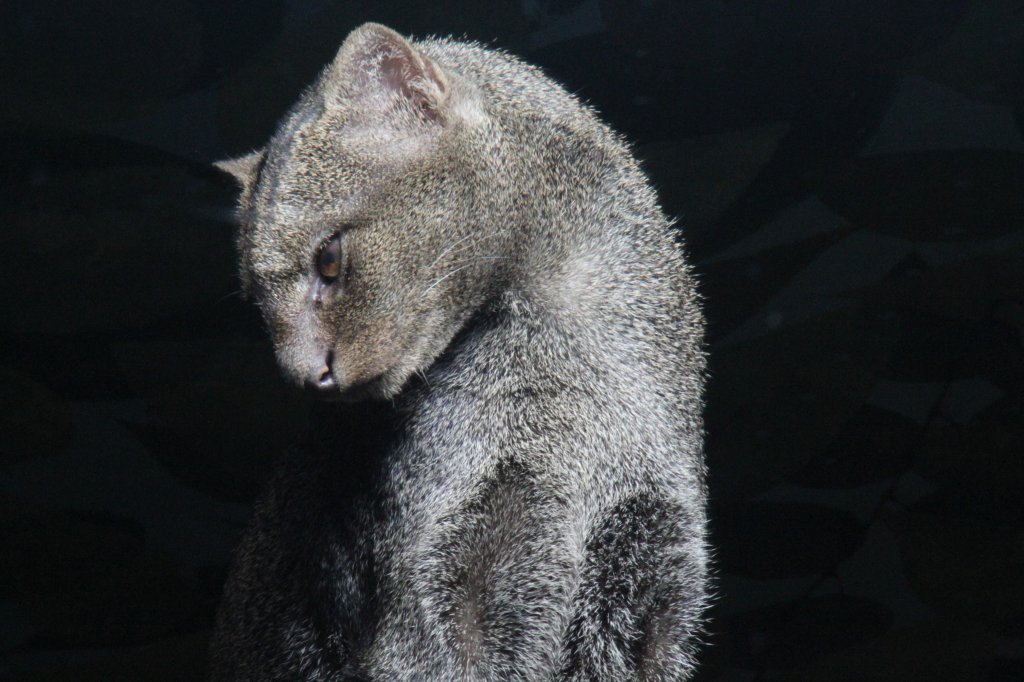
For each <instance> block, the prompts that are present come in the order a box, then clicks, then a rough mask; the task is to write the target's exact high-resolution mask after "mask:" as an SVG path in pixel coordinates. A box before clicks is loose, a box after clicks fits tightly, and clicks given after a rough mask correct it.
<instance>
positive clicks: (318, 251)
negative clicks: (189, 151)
mask: <svg viewBox="0 0 1024 682" xmlns="http://www.w3.org/2000/svg"><path fill="white" fill-rule="evenodd" d="M453 103H457V106H454V105H453ZM472 108H473V105H472V102H469V101H467V99H466V98H465V97H464V96H461V95H458V94H456V95H454V96H453V94H452V91H451V86H450V84H449V80H448V77H447V76H446V75H445V74H444V73H443V72H442V71H441V69H440V68H439V67H438V66H437V65H436V64H434V63H433V62H432V61H431V60H430V59H428V58H427V57H426V56H424V55H422V54H421V53H420V52H418V51H417V50H416V49H415V48H413V47H412V46H411V45H410V44H409V43H407V42H406V41H405V40H404V39H402V38H401V37H400V36H398V35H397V34H395V33H393V32H392V31H390V30H389V29H385V28H384V27H380V26H374V25H369V26H364V27H362V28H360V29H358V30H357V31H356V32H354V33H353V34H352V35H351V36H350V37H349V38H348V39H347V40H346V41H345V43H344V45H342V48H341V50H340V51H339V53H338V56H337V57H336V59H335V61H334V62H333V63H332V64H331V65H330V66H329V67H328V69H327V70H326V71H325V72H324V74H323V75H322V76H321V78H320V80H319V81H318V82H317V84H316V85H315V86H314V88H312V89H311V90H310V91H309V92H308V93H307V94H306V95H305V96H304V97H303V98H302V100H301V101H300V102H299V103H298V104H297V105H296V106H295V108H294V109H293V110H292V112H291V113H290V114H289V115H288V116H287V117H286V118H285V119H284V121H283V122H282V123H281V125H280V127H279V129H278V131H277V133H276V134H275V136H274V137H273V138H272V139H271V141H270V143H269V144H268V145H267V147H266V148H265V149H263V150H261V151H259V152H256V153H254V154H252V155H249V156H247V157H243V158H241V159H236V160H233V161H229V162H224V163H222V164H220V165H219V166H220V167H221V168H222V169H224V170H227V171H228V172H231V173H232V174H233V175H235V177H236V178H238V179H239V181H240V184H241V185H242V189H243V191H242V197H241V201H240V205H239V217H240V222H241V228H240V231H239V236H238V246H239V253H240V261H241V278H242V282H243V286H244V288H245V290H246V292H247V293H248V294H249V295H250V297H251V298H252V299H253V300H255V301H256V303H257V304H258V305H259V307H260V309H261V310H262V312H263V315H264V318H265V320H266V322H267V326H268V328H269V330H270V333H271V336H272V338H273V341H274V345H275V349H276V354H277V358H278V362H279V364H280V366H281V368H282V370H283V371H284V373H285V375H286V376H287V377H288V378H289V379H290V380H292V381H293V382H294V383H297V384H300V385H303V386H305V387H307V388H309V389H311V390H313V391H315V392H317V393H319V394H322V395H324V396H327V397H340V398H342V399H351V400H354V399H359V398H363V397H377V398H384V397H389V396H392V395H394V394H395V393H397V392H398V391H400V390H401V388H402V387H403V385H404V384H405V383H406V380H407V379H408V378H409V376H411V375H412V374H413V373H415V372H416V371H419V370H423V369H425V368H426V367H427V366H429V364H430V363H431V362H432V361H433V360H434V358H436V357H437V355H438V354H439V353H440V352H441V351H442V350H443V349H444V347H445V346H446V345H447V344H448V343H449V342H450V340H451V338H452V336H454V334H455V333H456V332H457V331H458V329H459V327H460V326H461V325H462V324H463V323H464V321H465V319H466V318H467V316H468V315H469V314H471V312H472V309H473V308H474V307H475V305H477V304H478V302H479V299H480V297H481V296H484V295H485V294H484V292H483V290H482V287H481V284H480V283H481V282H482V281H483V280H484V279H486V278H485V277H483V273H484V272H485V271H488V270H490V269H491V267H493V265H494V263H495V262H496V261H497V260H499V259H500V256H497V255H496V254H494V253H492V252H491V251H490V250H489V249H488V244H487V237H488V232H489V230H488V226H487V225H486V224H485V222H484V219H483V218H482V216H484V215H486V213H487V212H486V211H479V210H477V208H478V207H477V206H476V203H477V198H478V196H479V195H480V190H479V186H480V183H478V182H474V178H473V168H474V163H475V162H474V161H473V160H472V159H471V158H468V157H467V155H466V154H465V153H463V152H462V151H461V150H463V149H465V148H466V146H467V145H466V138H467V137H471V136H472V135H474V134H477V133H479V129H480V128H481V127H482V126H485V125H486V117H485V116H483V115H482V114H480V113H479V111H476V112H474V116H473V117H472V124H470V123H469V122H467V119H466V117H465V116H464V115H463V113H461V112H466V111H469V110H471V109H472Z"/></svg>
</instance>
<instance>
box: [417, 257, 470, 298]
mask: <svg viewBox="0 0 1024 682" xmlns="http://www.w3.org/2000/svg"><path fill="white" fill-rule="evenodd" d="M473 265H475V262H470V263H466V264H465V265H463V266H461V267H458V268H455V269H454V270H452V271H451V272H449V273H448V274H447V275H445V276H444V277H442V278H441V279H439V280H437V281H436V282H434V283H433V284H431V285H430V286H429V287H427V288H426V289H424V290H423V293H422V294H420V296H422V295H423V294H426V293H427V292H428V291H430V290H431V289H433V288H434V287H436V286H437V285H438V284H440V283H441V282H443V281H445V280H446V279H448V278H449V277H451V276H452V275H454V274H455V273H457V272H461V271H463V270H465V269H466V268H468V267H471V266H473Z"/></svg>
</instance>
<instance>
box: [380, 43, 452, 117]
mask: <svg viewBox="0 0 1024 682" xmlns="http://www.w3.org/2000/svg"><path fill="white" fill-rule="evenodd" d="M379 68H380V73H381V77H382V81H383V83H384V84H385V85H386V86H387V87H388V88H390V89H392V90H394V91H395V92H398V93H399V94H400V95H401V96H402V97H403V98H404V99H406V100H407V101H408V102H409V103H410V104H412V105H413V107H414V108H415V109H416V110H417V111H419V112H420V113H421V114H422V115H423V116H424V117H426V118H427V119H429V120H436V119H437V118H438V112H437V105H438V102H436V101H435V98H436V96H437V94H442V95H443V93H444V83H443V81H442V80H441V78H440V76H439V74H438V73H437V70H436V69H435V68H434V65H433V64H432V63H431V62H430V60H428V59H426V58H423V59H422V60H420V59H417V57H416V55H414V54H411V53H410V52H409V51H408V48H406V47H405V46H404V45H388V46H385V47H384V50H383V54H382V55H381V59H380V66H379ZM431 86H433V87H431ZM435 88H436V92H432V90H434V89H435Z"/></svg>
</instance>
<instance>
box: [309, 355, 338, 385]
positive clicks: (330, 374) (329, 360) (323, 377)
mask: <svg viewBox="0 0 1024 682" xmlns="http://www.w3.org/2000/svg"><path fill="white" fill-rule="evenodd" d="M333 360H334V353H331V352H328V353H327V357H326V358H324V364H323V366H321V367H320V369H318V370H316V371H315V372H313V375H312V376H310V377H307V378H306V380H305V381H304V382H303V385H304V386H305V388H306V390H307V391H310V392H311V393H329V392H332V391H336V390H338V382H337V380H336V379H335V378H334V369H333V367H332V365H333Z"/></svg>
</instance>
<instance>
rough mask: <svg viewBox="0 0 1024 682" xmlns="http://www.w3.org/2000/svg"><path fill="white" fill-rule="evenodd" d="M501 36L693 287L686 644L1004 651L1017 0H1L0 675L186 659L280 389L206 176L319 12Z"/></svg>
mask: <svg viewBox="0 0 1024 682" xmlns="http://www.w3.org/2000/svg"><path fill="white" fill-rule="evenodd" d="M366 20H376V21H382V22H385V23H388V24H390V25H391V26H393V27H394V28H396V29H398V30H399V31H401V32H403V33H414V34H417V35H426V34H454V35H465V36H468V37H469V38H472V39H474V40H479V41H482V42H485V43H488V44H493V45H496V46H500V47H503V48H506V49H509V50H511V51H513V52H515V53H517V54H520V55H523V56H524V57H525V58H526V59H528V60H529V61H531V62H534V63H537V64H540V65H541V66H543V67H544V68H545V69H546V71H547V72H548V73H549V74H551V75H552V76H553V77H555V78H556V79H558V80H560V81H561V82H563V83H564V84H566V86H567V87H568V88H569V89H570V90H572V91H574V92H576V93H578V94H579V95H580V96H582V97H583V98H585V99H586V100H588V101H590V102H591V103H593V104H594V105H595V106H596V107H597V108H598V109H599V110H600V111H601V112H603V115H604V116H605V117H606V119H608V120H609V121H610V122H611V123H612V124H613V125H614V126H615V127H617V128H618V129H620V130H621V131H623V132H624V133H625V134H626V135H627V137H628V138H629V139H630V140H632V141H634V142H635V145H636V151H637V154H638V155H639V156H640V157H641V158H642V159H643V161H644V164H645V166H646V167H647V168H648V169H649V171H650V173H651V175H652V177H653V179H654V181H655V183H656V184H657V186H658V188H659V191H660V193H661V196H662V199H663V202H664V205H665V207H666V209H667V210H668V211H669V212H670V213H671V214H672V215H674V216H677V217H678V218H679V224H680V227H681V229H682V230H683V234H684V235H685V239H686V242H687V245H688V249H689V252H690V254H691V257H692V260H693V262H694V263H695V264H696V268H697V271H698V272H699V275H700V281H701V290H702V293H703V294H704V295H705V297H706V310H707V315H708V318H709V321H710V331H709V351H710V358H711V378H710V384H709V390H708V409H707V426H708V462H709V467H710V486H711V524H712V537H713V541H714V545H715V547H716V551H715V555H716V565H717V570H716V572H717V586H718V593H719V596H718V599H717V602H716V604H715V606H714V608H713V609H712V611H711V620H710V625H709V629H710V634H709V635H708V638H707V639H708V646H707V647H706V648H705V650H704V653H703V667H702V670H701V673H700V674H699V676H698V679H699V680H701V681H706V680H830V681H837V680H851V681H852V680H876V679H877V680H894V681H895V680H916V679H928V680H958V681H968V682H970V681H974V680H988V681H992V682H996V681H1003V680H1006V681H1009V680H1022V679H1024V524H1022V521H1024V503H1022V501H1021V499H1022V494H1024V492H1022V491H1024V458H1022V456H1024V420H1022V402H1024V346H1022V337H1024V139H1022V130H1024V2H1022V1H1021V0H946V1H945V2H927V1H924V0H858V1H854V0H791V1H788V2H783V1H781V0H749V1H747V2H725V1H723V0H687V1H685V2H669V1H667V0H650V1H647V2H633V1H627V0H582V1H581V0H551V1H544V0H523V1H522V2H506V3H480V2H477V1H475V0H459V1H456V2H447V3H426V2H424V3H417V4H409V3H402V2H397V1H386V0H385V1H381V2H373V3H371V2H341V1H330V0H218V1H216V2H210V1H207V0H155V1H152V2H145V3H139V2H131V1H129V0H105V1H104V2H98V1H95V0H90V1H84V2H83V1H82V0H40V1H37V2H6V3H3V4H2V5H0V459H2V469H0V472H2V473H0V649H2V654H0V679H3V680H30V679H31V680H68V681H70V680H76V681H80V680H196V679H200V677H201V676H202V671H203V668H204V658H205V647H206V640H207V637H208V634H209V629H210V624H211V619H212V616H213V612H214V609H215V606H216V603H217V600H218V598H219V592H220V587H221V583H222V581H223V579H224V575H225V570H226V563H227V561H228V558H229V554H230V551H231V548H232V546H233V544H234V543H235V542H236V540H237V538H238V534H239V532H240V529H241V527H242V525H243V523H244V522H245V519H246V518H247V515H248V511H249V503H250V500H251V499H252V497H253V495H254V494H255V491H256V490H257V489H258V487H259V485H260V482H261V481H262V480H263V479H264V478H265V476H266V474H267V472H268V469H269V467H271V466H272V464H273V461H274V459H275V457H277V456H278V455H279V453H281V452H282V451H283V449H284V448H285V447H287V445H288V444H289V443H291V442H293V441H295V440H296V439H297V437H298V436H299V434H301V433H302V431H303V428H304V424H305V421H306V418H307V412H308V409H309V407H308V406H307V404H306V403H305V402H304V401H303V399H302V397H301V396H299V395H296V394H293V393H292V392H291V391H290V390H289V389H287V388H286V387H285V386H284V384H283V382H282V381H281V380H280V379H279V377H278V375H277V372H276V368H275V366H274V361H273V357H272V354H271V351H270V348H269V346H268V344H267V342H266V341H265V340H264V335H263V333H262V330H261V329H260V323H259V321H258V319H257V317H256V315H255V314H254V312H253V311H252V310H250V308H249V307H248V306H247V305H246V304H245V303H244V302H242V301H240V300H239V297H238V296H237V295H236V292H237V289H238V284H237V280H236V277H235V274H234V267H235V266H234V254H233V248H232V227H231V224H230V211H231V206H232V202H233V200H234V188H233V187H232V186H231V184H230V182H229V181H227V180H225V179H224V178H221V177H219V176H218V175H217V174H216V173H214V172H213V171H212V170H211V169H210V167H209V163H210V162H211V161H213V160H215V159H218V158H222V157H224V156H227V155H232V154H238V153H243V152H247V151H249V150H250V149H252V148H254V147H256V146H258V145H259V144H261V143H262V142H263V141H264V140H265V139H266V137H267V136H268V135H269V133H270V132H271V130H272V128H273V125H274V122H275V121H276V120H277V118H278V117H279V116H280V115H281V114H282V113H283V112H284V110H285V108H286V107H287V106H288V105H289V104H290V103H291V102H292V101H293V100H294V99H295V98H296V97H297V95H298V93H299V91H300V90H301V88H302V87H303V86H304V85H305V84H307V83H308V82H309V81H310V80H311V79H312V78H313V76H314V75H315V74H316V72H317V71H318V70H319V68H320V67H321V66H322V65H323V64H324V63H326V62H327V61H329V60H330V58H331V57H332V56H333V54H334V52H335V50H336V49H337V46H338V45H339V44H340V43H341V41H342V39H343V38H344V36H345V35H346V34H347V33H348V31H349V30H351V29H352V28H353V27H355V26H356V25H358V24H359V23H361V22H363V21H366Z"/></svg>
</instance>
